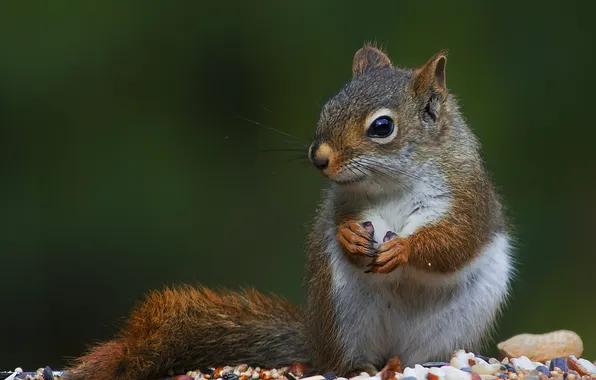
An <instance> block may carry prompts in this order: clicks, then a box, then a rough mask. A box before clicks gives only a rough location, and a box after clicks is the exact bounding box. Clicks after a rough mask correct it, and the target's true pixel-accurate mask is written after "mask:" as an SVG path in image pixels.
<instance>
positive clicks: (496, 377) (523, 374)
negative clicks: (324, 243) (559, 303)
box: [0, 330, 596, 380]
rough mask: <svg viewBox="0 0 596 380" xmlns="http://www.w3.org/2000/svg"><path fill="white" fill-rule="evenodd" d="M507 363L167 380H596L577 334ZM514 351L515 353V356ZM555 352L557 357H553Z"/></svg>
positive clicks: (3, 378) (30, 377) (525, 348)
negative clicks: (342, 373) (339, 373)
mask: <svg viewBox="0 0 596 380" xmlns="http://www.w3.org/2000/svg"><path fill="white" fill-rule="evenodd" d="M497 347H498V348H499V351H500V352H501V354H502V355H503V356H504V357H503V358H502V359H501V360H498V359H495V358H488V357H485V356H482V355H478V354H474V353H471V352H466V351H464V350H458V351H456V352H454V353H453V356H452V357H451V360H450V361H449V362H428V363H421V364H416V365H415V366H414V367H405V368H403V369H402V367H401V365H400V363H399V360H392V361H390V362H389V363H388V364H387V366H386V367H385V368H384V369H383V370H382V371H380V372H378V373H376V374H371V373H366V372H362V373H360V374H358V375H356V376H353V377H351V378H350V379H347V378H344V377H338V376H337V375H336V374H335V373H333V372H329V373H325V374H311V373H305V369H304V366H302V365H300V364H298V365H295V366H292V367H283V368H260V367H250V366H248V365H245V364H243V365H240V366H235V367H231V366H228V367H219V368H201V369H197V370H195V371H189V372H187V373H185V374H177V373H174V372H171V373H170V377H168V378H167V380H273V379H275V380H277V379H279V380H507V379H511V380H547V379H555V380H596V362H594V363H592V362H590V361H589V360H586V359H583V358H581V357H580V356H581V354H582V350H583V345H582V341H581V339H580V338H579V336H577V334H575V333H573V332H571V331H564V330H562V331H555V332H553V333H549V334H543V335H531V334H522V335H518V336H515V337H513V338H511V339H509V340H507V341H505V342H502V343H500V344H499V345H498V346H497ZM511 353H515V354H514V355H512V354H511ZM549 354H552V355H551V356H547V355H549ZM63 374H64V372H62V371H52V369H51V368H50V367H45V368H39V369H38V370H37V371H36V372H23V370H22V369H21V368H16V369H15V370H14V371H9V372H0V380H17V379H23V380H54V379H55V380H59V379H60V377H62V376H63Z"/></svg>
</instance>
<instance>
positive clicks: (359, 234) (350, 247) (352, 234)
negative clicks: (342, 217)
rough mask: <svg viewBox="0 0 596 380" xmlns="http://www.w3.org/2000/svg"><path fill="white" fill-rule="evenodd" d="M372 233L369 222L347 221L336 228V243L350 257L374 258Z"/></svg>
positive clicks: (372, 228) (373, 229)
mask: <svg viewBox="0 0 596 380" xmlns="http://www.w3.org/2000/svg"><path fill="white" fill-rule="evenodd" d="M374 233H375V228H374V226H373V224H372V223H371V222H368V221H367V222H364V223H358V222H356V221H354V220H347V221H345V222H343V223H341V224H340V225H339V226H338V228H337V241H338V242H339V244H340V245H341V246H342V248H343V249H344V250H345V251H346V252H347V253H349V254H350V255H353V256H369V257H375V256H376V252H375V248H374V245H373V244H374V243H375V241H374V239H373V235H374Z"/></svg>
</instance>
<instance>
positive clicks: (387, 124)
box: [366, 116, 394, 137]
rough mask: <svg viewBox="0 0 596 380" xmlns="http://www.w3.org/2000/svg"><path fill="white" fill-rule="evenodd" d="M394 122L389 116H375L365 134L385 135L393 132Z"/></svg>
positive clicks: (369, 135) (371, 135) (373, 135)
mask: <svg viewBox="0 0 596 380" xmlns="http://www.w3.org/2000/svg"><path fill="white" fill-rule="evenodd" d="M393 128H394V123H393V119H391V118H390V117H389V116H381V117H378V118H376V119H375V120H374V121H373V122H372V123H371V124H370V127H368V130H367V131H366V135H367V136H368V137H387V136H389V135H391V134H392V133H393Z"/></svg>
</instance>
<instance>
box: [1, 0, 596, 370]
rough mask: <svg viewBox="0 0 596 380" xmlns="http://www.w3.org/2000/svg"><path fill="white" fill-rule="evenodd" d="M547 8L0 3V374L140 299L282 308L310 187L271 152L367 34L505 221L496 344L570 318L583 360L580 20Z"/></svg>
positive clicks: (298, 169) (594, 345)
mask: <svg viewBox="0 0 596 380" xmlns="http://www.w3.org/2000/svg"><path fill="white" fill-rule="evenodd" d="M592 13H593V12H592V11H591V10H590V9H588V7H587V6H586V7H583V8H582V7H581V6H580V5H579V3H577V2H572V3H569V4H567V5H563V4H561V3H560V2H555V1H541V2H536V3H534V4H532V3H529V2H527V3H525V2H516V3H514V4H511V6H510V5H507V4H506V3H505V2H476V1H474V2H472V1H470V2H467V3H465V2H458V3H457V5H455V4H454V3H452V2H447V1H411V2H399V1H362V0H342V1H340V0H334V1H320V0H304V1H300V2H298V1H297V2H282V1H276V2H274V1H270V2H265V1H242V0H235V1H226V2H216V1H208V2H206V1H192V2H191V1H183V2H181V1H178V2H117V1H102V2H99V1H98V2H90V1H89V2H82V1H79V2H75V1H53V2H34V3H30V2H18V1H3V2H2V3H1V5H0V52H1V58H0V126H1V128H0V133H1V135H0V144H1V149H0V154H1V155H2V157H1V160H2V161H1V162H2V169H1V170H2V171H1V174H2V180H1V190H0V191H1V194H2V196H1V197H0V207H1V209H2V213H1V217H0V249H1V259H0V267H1V269H2V276H1V277H0V286H1V289H2V296H1V298H0V302H1V304H2V312H1V314H0V326H1V330H2V335H1V338H2V345H1V346H0V347H1V348H0V368H1V369H11V368H14V367H15V366H17V365H19V366H23V367H26V368H29V369H35V368H37V367H39V366H43V365H47V364H49V365H51V366H54V367H61V366H62V365H64V363H65V358H67V357H69V356H70V357H72V356H77V355H79V354H81V353H82V351H83V350H84V348H85V347H86V346H87V345H88V344H90V343H93V342H95V341H98V340H104V339H107V338H109V337H111V336H112V335H113V333H114V332H115V331H116V330H117V328H118V327H120V326H121V325H122V321H123V319H122V318H123V317H124V316H126V314H127V313H128V312H129V310H130V309H131V307H132V306H133V305H134V303H135V302H137V301H139V300H140V299H141V298H142V296H143V294H144V293H145V292H146V291H148V290H149V289H153V288H157V287H159V286H161V285H162V284H171V283H181V282H183V283H199V282H200V283H203V284H206V285H209V286H217V285H225V286H230V287H239V286H242V285H248V284H251V285H254V286H255V287H257V288H258V289H261V290H264V291H275V292H277V293H280V294H282V295H284V296H286V297H288V298H289V299H291V300H293V301H296V302H301V301H302V300H303V299H304V290H303V289H302V287H301V281H302V276H303V264H304V239H305V235H306V232H307V231H306V225H307V223H308V221H309V219H310V217H311V216H312V215H313V214H314V211H315V207H316V203H317V201H318V199H319V192H320V189H321V188H322V187H323V186H324V185H325V183H324V181H323V180H322V179H320V178H319V176H318V175H317V174H316V173H315V171H314V170H312V169H311V168H310V167H309V166H304V165H299V164H297V163H295V162H290V163H288V162H287V161H288V157H289V156H288V155H286V154H283V153H270V152H262V150H265V149H271V148H284V147H288V146H287V145H286V144H285V143H284V142H283V141H282V140H284V139H285V137H284V136H281V135H278V134H275V133H272V132H270V131H268V130H265V129H263V128H259V127H257V126H255V125H252V124H250V123H248V122H246V121H244V120H242V118H249V119H252V120H256V121H258V122H260V123H263V124H265V125H268V126H271V127H275V128H279V129H283V130H285V131H288V132H290V133H292V134H296V135H299V136H302V137H306V138H309V137H310V136H312V133H313V131H314V128H315V124H316V121H317V118H318V112H319V110H320V107H321V105H322V104H323V103H324V101H325V99H327V98H328V97H330V96H331V95H332V94H333V93H334V92H335V91H337V90H338V89H339V88H340V86H341V85H342V84H343V83H344V82H345V81H347V80H348V79H349V77H350V66H351V59H352V55H353V53H354V52H355V51H356V50H357V49H358V48H359V47H361V46H362V44H363V42H364V41H370V40H376V41H378V42H379V43H382V44H383V45H384V46H385V47H386V49H387V50H388V51H389V54H390V56H391V58H392V59H393V61H394V62H396V63H398V64H400V65H403V66H409V67H413V66H418V65H421V64H422V63H424V62H425V61H426V60H427V59H428V58H429V57H430V56H431V55H432V54H434V53H435V52H436V51H438V50H439V49H440V48H447V49H449V51H450V56H449V64H448V66H447V71H448V74H447V78H448V79H447V82H448V86H449V87H450V88H451V90H452V91H453V92H454V93H455V94H457V95H458V97H459V98H460V99H461V105H462V107H463V111H464V114H465V115H466V116H467V118H468V119H469V121H470V122H471V124H472V126H473V127H474V129H475V131H476V133H477V134H478V135H479V136H480V138H481V140H482V142H483V144H484V148H485V156H486V159H487V165H488V166H489V168H490V170H491V171H492V173H493V175H494V178H495V181H496V183H497V184H498V186H499V188H500V191H501V193H502V195H503V196H504V198H505V200H506V201H507V205H508V208H509V210H510V214H511V217H512V220H513V222H514V223H515V225H516V229H517V240H518V247H519V249H518V250H517V259H518V262H519V276H518V279H517V281H516V282H515V286H514V289H513V297H512V299H511V303H510V305H509V307H508V309H507V311H506V313H505V315H504V317H503V318H502V321H501V324H500V327H499V330H498V338H504V337H508V336H510V335H512V334H516V333H521V332H537V333H538V332H547V331H549V330H555V329H562V328H565V329H572V330H574V331H576V332H578V333H579V334H580V335H581V336H582V337H583V339H584V342H585V356H586V357H589V358H591V359H592V360H594V359H596V324H595V323H594V314H595V312H596V306H595V301H594V284H595V282H594V273H595V268H596V255H595V252H596V248H595V247H594V232H593V231H594V225H595V224H596V223H595V222H596V193H595V192H594V185H595V180H594V174H595V170H594V169H595V168H596V165H595V161H596V150H594V148H593V141H594V138H595V137H596V126H595V125H594V121H593V117H592V114H591V111H590V109H593V95H594V88H595V86H594V85H595V76H594V67H593V65H594V62H595V58H596V56H595V54H594V37H595V33H594V20H593V16H592Z"/></svg>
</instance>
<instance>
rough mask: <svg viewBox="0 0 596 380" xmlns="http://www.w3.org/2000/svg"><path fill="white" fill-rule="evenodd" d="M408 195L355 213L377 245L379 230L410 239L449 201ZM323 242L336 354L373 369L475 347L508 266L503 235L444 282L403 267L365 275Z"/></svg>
mask: <svg viewBox="0 0 596 380" xmlns="http://www.w3.org/2000/svg"><path fill="white" fill-rule="evenodd" d="M414 190H415V191H412V192H410V194H407V195H404V196H403V197H400V198H396V199H393V200H388V201H386V202H379V203H377V204H376V205H374V206H373V207H370V208H368V209H366V211H365V212H364V213H363V221H366V220H370V221H371V222H372V223H373V226H374V227H375V240H376V241H377V242H382V241H383V236H384V235H385V233H386V232H387V231H393V232H395V233H397V234H398V235H399V236H407V235H410V234H412V233H413V232H415V231H416V230H417V229H418V228H420V227H421V226H423V225H426V224H428V223H429V222H432V221H434V220H437V219H439V218H440V217H441V216H443V215H444V213H445V212H447V211H448V209H449V202H450V197H449V195H448V194H447V193H445V192H442V191H441V189H440V188H433V189H431V188H425V189H420V188H418V189H414ZM418 194H424V196H419V195H418ZM327 241H328V243H329V244H328V247H327V249H328V252H327V253H328V258H329V260H330V266H331V271H332V273H331V275H332V278H333V301H334V307H335V315H336V318H337V319H338V325H339V326H340V331H339V337H340V340H341V342H342V345H343V349H344V350H346V352H347V353H349V355H347V356H348V357H352V358H362V359H363V360H366V361H367V362H369V363H375V364H376V365H377V366H382V365H384V363H385V362H386V361H387V360H388V359H389V358H391V357H393V356H398V357H400V359H401V360H402V362H403V363H405V364H406V365H413V364H415V363H420V362H422V361H428V360H434V359H437V360H439V359H443V360H444V359H446V358H447V357H448V356H449V355H450V354H451V353H452V351H453V350H455V349H457V348H465V349H473V348H475V347H477V346H478V345H479V344H480V343H481V342H482V340H483V339H485V338H486V336H487V335H488V333H489V332H490V328H491V327H492V324H493V322H494V319H495V317H496V315H497V313H498V311H499V308H500V307H501V305H502V304H503V302H504V300H505V298H506V296H507V292H508V285H509V280H510V277H511V263H510V261H511V259H510V244H509V239H508V237H507V236H506V235H505V234H504V233H499V234H495V235H494V236H493V237H492V239H491V240H490V241H489V242H488V243H487V245H486V246H485V247H484V249H483V251H482V253H481V254H480V255H479V256H478V257H477V258H476V259H475V260H474V261H472V262H470V263H469V264H468V265H467V266H466V267H464V268H463V269H461V270H460V271H458V272H457V273H454V274H450V275H442V274H434V273H430V272H422V271H418V270H415V269H413V268H411V267H408V266H404V267H403V268H398V269H397V270H395V271H394V272H392V273H390V274H388V275H378V274H366V273H364V270H365V269H364V268H362V267H358V266H355V265H353V264H352V263H350V262H349V261H348V260H346V259H345V257H344V256H343V255H342V254H337V253H338V252H341V248H340V247H339V245H338V243H337V241H336V239H335V237H334V234H332V233H330V235H329V236H328V240H327ZM354 326H357V327H354Z"/></svg>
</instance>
